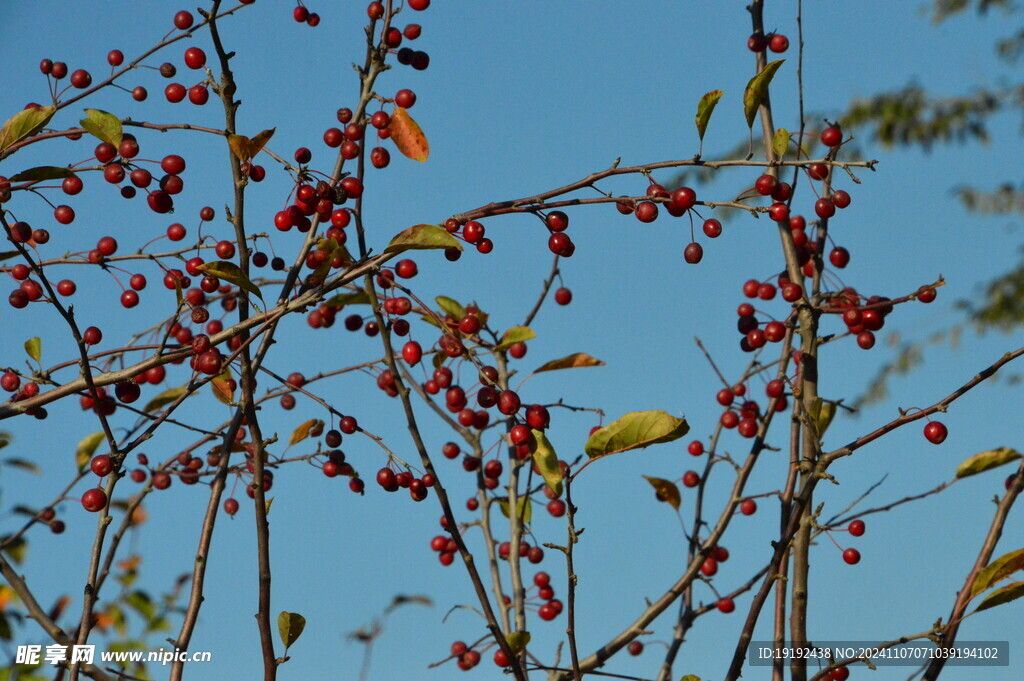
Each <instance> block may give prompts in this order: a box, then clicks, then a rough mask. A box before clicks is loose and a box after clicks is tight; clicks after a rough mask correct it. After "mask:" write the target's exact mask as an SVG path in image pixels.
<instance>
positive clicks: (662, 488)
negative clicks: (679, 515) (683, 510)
mask: <svg viewBox="0 0 1024 681" xmlns="http://www.w3.org/2000/svg"><path fill="white" fill-rule="evenodd" d="M644 480H646V481H647V482H649V483H651V487H653V488H654V493H655V496H657V498H658V501H664V502H665V503H668V504H672V508H674V509H676V510H677V511H678V510H679V505H680V504H681V503H682V502H683V498H682V495H680V494H679V487H678V486H677V485H676V484H675V483H674V482H672V481H671V480H665V479H664V478H652V477H651V476H649V475H645V476H644Z"/></svg>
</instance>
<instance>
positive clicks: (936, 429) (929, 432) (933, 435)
mask: <svg viewBox="0 0 1024 681" xmlns="http://www.w3.org/2000/svg"><path fill="white" fill-rule="evenodd" d="M947 435H949V430H948V429H947V428H946V426H945V425H944V424H942V423H940V422H939V421H931V422H929V423H928V424H927V425H926V426H925V427H924V436H925V438H927V439H928V442H931V443H932V444H933V445H939V444H942V443H943V441H945V439H946V436H947Z"/></svg>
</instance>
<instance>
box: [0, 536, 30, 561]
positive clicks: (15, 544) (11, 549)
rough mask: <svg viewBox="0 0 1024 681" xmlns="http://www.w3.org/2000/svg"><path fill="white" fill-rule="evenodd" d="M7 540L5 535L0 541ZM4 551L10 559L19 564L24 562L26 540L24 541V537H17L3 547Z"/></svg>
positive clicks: (26, 547) (26, 550) (26, 546)
mask: <svg viewBox="0 0 1024 681" xmlns="http://www.w3.org/2000/svg"><path fill="white" fill-rule="evenodd" d="M7 540H8V537H6V536H5V537H3V541H2V542H0V543H5V542H7ZM4 552H5V553H6V554H7V555H8V556H10V557H11V560H13V561H14V562H15V563H17V564H18V565H21V564H22V563H23V562H25V554H27V553H28V542H26V541H25V538H24V537H18V538H17V539H15V540H14V541H12V542H11V543H9V544H7V546H5V547H4Z"/></svg>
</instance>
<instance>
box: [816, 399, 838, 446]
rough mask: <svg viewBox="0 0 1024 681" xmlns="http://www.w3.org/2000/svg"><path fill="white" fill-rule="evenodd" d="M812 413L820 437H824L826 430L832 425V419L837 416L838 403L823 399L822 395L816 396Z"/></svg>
mask: <svg viewBox="0 0 1024 681" xmlns="http://www.w3.org/2000/svg"><path fill="white" fill-rule="evenodd" d="M810 415H811V418H812V419H814V427H815V428H816V429H817V431H818V437H819V438H820V437H824V436H825V431H826V430H828V427H829V426H830V425H832V419H834V418H835V417H836V403H835V402H831V401H829V400H823V399H821V398H820V397H819V398H816V399H815V400H814V404H813V405H812V407H811V410H810Z"/></svg>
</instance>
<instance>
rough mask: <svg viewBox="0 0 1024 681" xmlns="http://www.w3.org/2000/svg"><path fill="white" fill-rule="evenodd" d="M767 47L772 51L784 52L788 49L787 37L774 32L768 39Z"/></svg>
mask: <svg viewBox="0 0 1024 681" xmlns="http://www.w3.org/2000/svg"><path fill="white" fill-rule="evenodd" d="M768 49H770V50H771V51H772V52H785V51H786V50H788V49H789V38H787V37H786V36H784V35H781V34H779V33H776V34H775V35H773V36H772V37H771V40H769V41H768Z"/></svg>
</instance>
